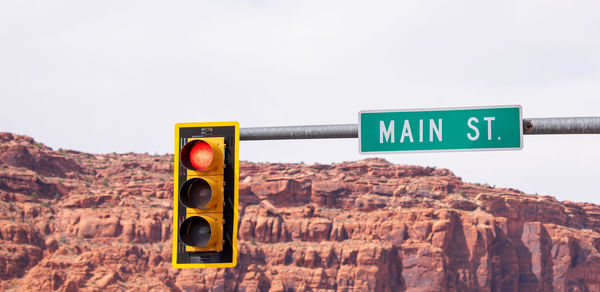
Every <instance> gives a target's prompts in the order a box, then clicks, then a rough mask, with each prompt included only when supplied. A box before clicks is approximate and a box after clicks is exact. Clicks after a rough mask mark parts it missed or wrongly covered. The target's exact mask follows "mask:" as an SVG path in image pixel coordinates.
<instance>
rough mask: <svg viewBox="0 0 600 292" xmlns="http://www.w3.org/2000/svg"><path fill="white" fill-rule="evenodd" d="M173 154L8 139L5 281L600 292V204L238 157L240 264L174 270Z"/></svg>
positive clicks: (0, 252)
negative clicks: (105, 151)
mask: <svg viewBox="0 0 600 292" xmlns="http://www.w3.org/2000/svg"><path fill="white" fill-rule="evenodd" d="M172 159H173V156H172V155H162V156H158V155H148V154H134V153H128V154H86V153H80V152H76V151H70V150H69V151H65V150H58V151H54V150H52V149H50V148H48V147H46V146H44V145H43V144H40V143H37V142H35V141H34V140H33V139H32V138H29V137H25V136H19V135H14V134H10V133H0V289H1V290H4V291H28V290H39V291H52V290H56V291H78V290H82V291H105V290H108V291H111V290H135V291H146V290H157V291H161V290H166V291H169V290H171V291H238V290H239V291H600V207H599V206H596V205H594V204H589V203H573V202H558V201H557V200H556V199H554V198H552V197H546V196H536V195H528V194H524V193H521V192H519V191H517V190H513V189H503V188H492V187H490V186H487V185H479V184H471V183H466V182H463V181H461V179H460V178H459V177H456V176H455V175H454V174H452V172H450V171H448V170H445V169H434V168H423V167H416V166H403V165H394V164H390V163H388V162H386V161H385V160H381V159H366V160H362V161H356V162H345V163H339V164H332V165H321V164H315V165H303V164H257V163H248V162H242V163H241V167H240V220H239V234H238V238H239V242H238V243H239V244H238V253H239V258H238V266H237V267H236V268H231V269H203V270H197V269H184V270H179V269H173V268H171V233H172V229H171V228H172V226H171V222H172V221H171V216H172V213H171V206H172V189H173V183H172V171H173V166H172V163H173V162H172ZM591 191H593V190H591Z"/></svg>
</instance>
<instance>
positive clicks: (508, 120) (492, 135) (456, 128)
mask: <svg viewBox="0 0 600 292" xmlns="http://www.w3.org/2000/svg"><path fill="white" fill-rule="evenodd" d="M521 111H522V110H521V106H519V105H512V106H492V107H469V108H441V109H408V110H381V111H360V112H359V114H358V145H359V146H358V147H359V152H360V153H361V154H372V153H391V152H407V151H411V152H439V151H472V150H518V149H522V148H523V127H522V122H521V119H522V116H521Z"/></svg>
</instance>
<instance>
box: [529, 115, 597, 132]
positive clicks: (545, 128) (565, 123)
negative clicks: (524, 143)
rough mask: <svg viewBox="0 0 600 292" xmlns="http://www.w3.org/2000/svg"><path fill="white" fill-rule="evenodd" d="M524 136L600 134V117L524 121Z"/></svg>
mask: <svg viewBox="0 0 600 292" xmlns="http://www.w3.org/2000/svg"><path fill="white" fill-rule="evenodd" d="M523 134H531V135H548V134H600V117H577V118H541V119H523Z"/></svg>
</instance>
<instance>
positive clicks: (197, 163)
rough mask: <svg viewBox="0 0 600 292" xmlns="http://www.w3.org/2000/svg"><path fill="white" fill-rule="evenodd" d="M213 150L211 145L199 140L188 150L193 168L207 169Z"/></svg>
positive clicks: (211, 159)
mask: <svg viewBox="0 0 600 292" xmlns="http://www.w3.org/2000/svg"><path fill="white" fill-rule="evenodd" d="M213 156H214V152H213V149H212V147H210V145H209V144H208V143H206V142H204V141H200V142H198V143H196V145H194V147H192V150H191V151H190V162H191V164H192V166H193V167H194V168H195V169H198V170H207V169H208V167H209V166H210V164H211V163H212V161H213Z"/></svg>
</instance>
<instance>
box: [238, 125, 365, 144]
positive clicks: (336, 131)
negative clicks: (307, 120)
mask: <svg viewBox="0 0 600 292" xmlns="http://www.w3.org/2000/svg"><path fill="white" fill-rule="evenodd" d="M331 138H358V125H357V124H343V125H314V126H289V127H262V128H241V129H240V140H284V139H331Z"/></svg>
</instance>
